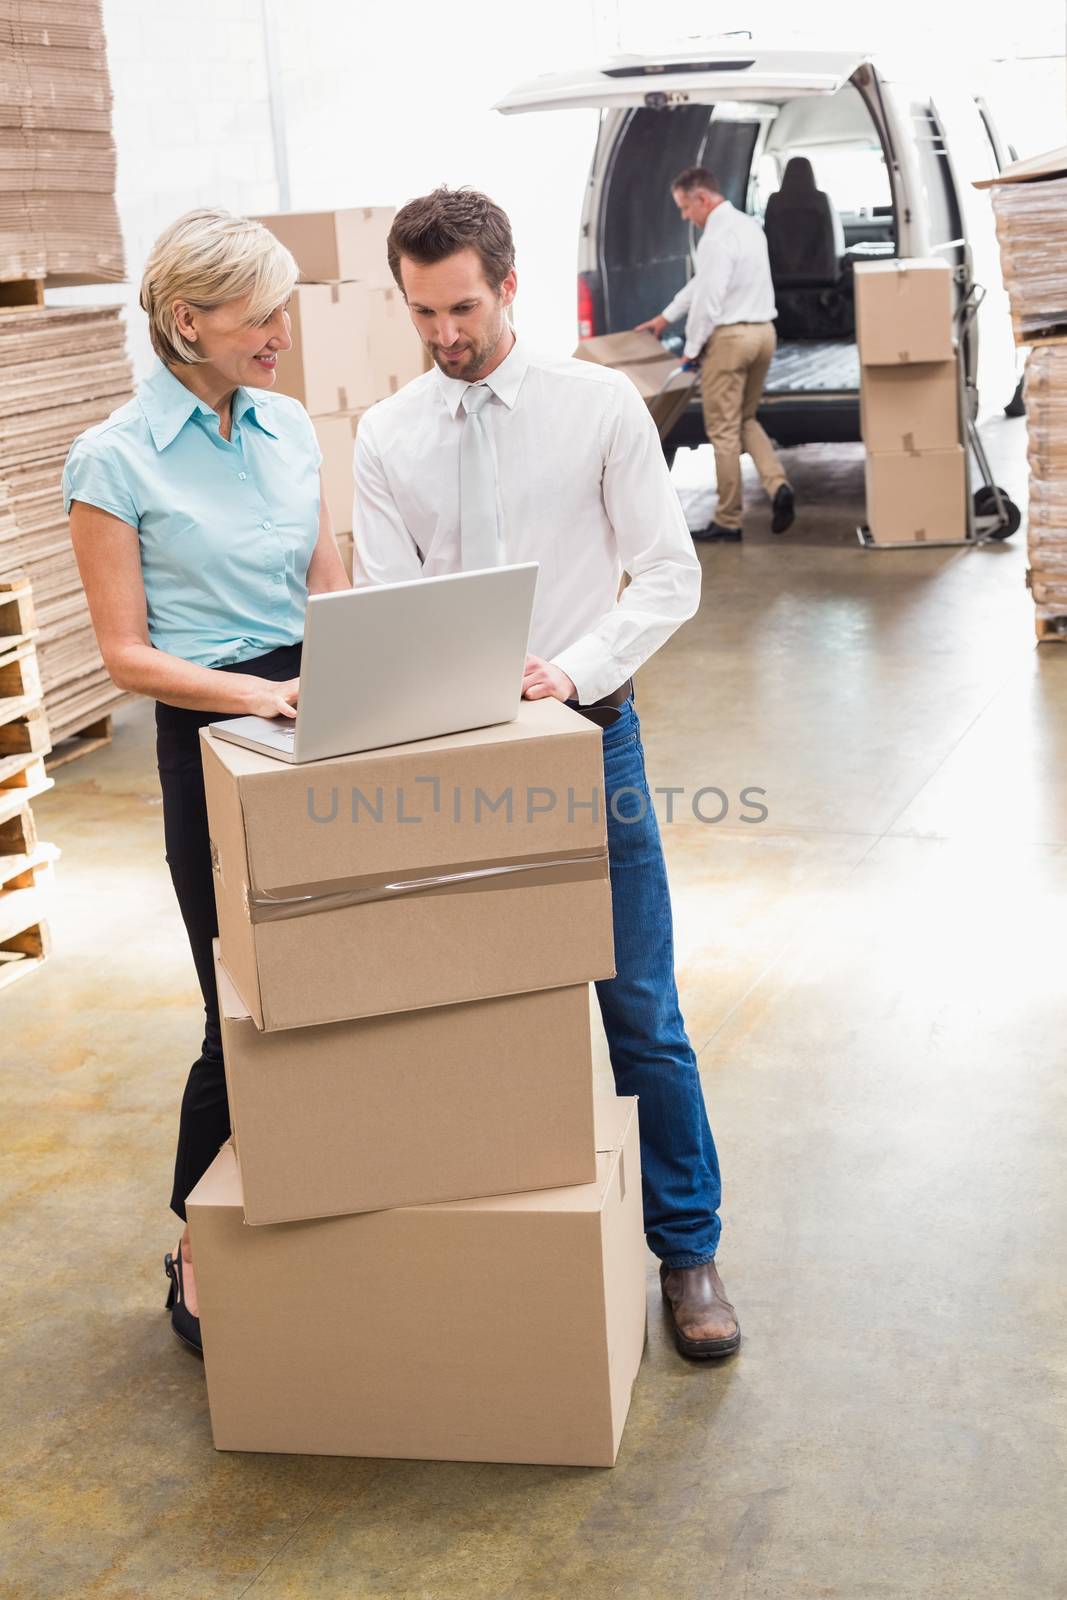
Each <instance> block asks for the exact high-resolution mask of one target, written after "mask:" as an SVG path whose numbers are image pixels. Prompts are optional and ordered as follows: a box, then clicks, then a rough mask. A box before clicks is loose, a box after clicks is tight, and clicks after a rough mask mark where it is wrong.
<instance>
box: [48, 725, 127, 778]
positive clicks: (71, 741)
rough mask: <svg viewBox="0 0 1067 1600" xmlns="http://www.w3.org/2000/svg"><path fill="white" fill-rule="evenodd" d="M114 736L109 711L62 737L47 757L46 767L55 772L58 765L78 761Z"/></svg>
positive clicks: (107, 742) (101, 746)
mask: <svg viewBox="0 0 1067 1600" xmlns="http://www.w3.org/2000/svg"><path fill="white" fill-rule="evenodd" d="M112 737H113V729H112V723H111V716H110V713H109V714H108V715H107V716H104V717H98V718H97V719H96V721H95V722H89V723H86V725H85V727H84V728H79V729H78V731H77V732H76V733H71V734H68V735H67V736H66V737H65V738H63V739H60V740H59V742H58V744H55V745H53V746H52V749H51V752H50V753H49V754H48V755H47V756H46V757H45V767H46V769H47V770H48V771H49V772H54V771H55V770H56V768H57V767H62V766H65V765H66V763H67V762H68V761H76V760H77V759H78V757H79V756H87V755H90V754H91V753H92V751H94V750H100V749H102V748H103V746H104V745H106V744H110V743H111V740H112Z"/></svg>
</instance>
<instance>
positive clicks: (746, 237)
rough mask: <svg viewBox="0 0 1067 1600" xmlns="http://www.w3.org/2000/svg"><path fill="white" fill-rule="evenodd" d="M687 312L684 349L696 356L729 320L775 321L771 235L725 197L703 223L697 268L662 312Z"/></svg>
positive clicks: (672, 315)
mask: <svg viewBox="0 0 1067 1600" xmlns="http://www.w3.org/2000/svg"><path fill="white" fill-rule="evenodd" d="M683 314H686V323H685V353H686V355H687V357H688V358H689V359H690V360H695V359H696V357H697V356H698V355H699V354H700V352H701V351H702V350H703V348H704V346H705V345H706V344H707V342H708V340H709V339H710V338H711V336H712V334H713V333H714V332H715V329H716V328H720V327H722V326H723V325H724V324H725V323H728V322H772V321H773V320H774V318H775V316H776V315H777V312H776V311H775V307H774V285H773V283H772V282H771V263H770V259H769V257H768V255H767V238H766V235H765V234H764V232H763V229H762V228H761V227H760V225H759V223H758V222H757V221H756V219H755V218H754V217H750V216H749V215H748V213H747V212H745V211H738V210H737V207H736V206H732V205H731V204H730V202H729V200H723V201H721V202H720V203H719V204H718V205H717V206H716V207H715V210H714V211H713V212H712V213H711V215H710V216H709V217H708V220H707V222H706V223H705V224H704V231H703V233H702V234H701V236H700V240H699V242H698V244H697V256H696V270H695V271H694V273H693V276H692V277H691V278H690V280H689V282H688V283H687V284H686V285H685V287H684V288H683V289H680V290H679V291H678V293H677V294H676V295H675V297H674V299H673V300H672V301H671V303H670V305H669V306H665V307H664V308H663V312H662V315H663V316H665V317H666V319H667V321H668V322H677V320H678V318H679V317H680V316H682V315H683Z"/></svg>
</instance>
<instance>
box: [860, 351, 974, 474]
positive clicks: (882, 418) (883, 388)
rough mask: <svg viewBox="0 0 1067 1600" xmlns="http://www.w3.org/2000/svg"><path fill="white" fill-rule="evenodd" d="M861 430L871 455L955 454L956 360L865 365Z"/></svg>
mask: <svg viewBox="0 0 1067 1600" xmlns="http://www.w3.org/2000/svg"><path fill="white" fill-rule="evenodd" d="M860 432H861V433H862V435H863V442H864V444H865V445H866V446H867V449H868V450H869V451H871V453H872V454H884V453H886V452H888V451H902V450H951V449H952V447H953V446H954V445H958V444H959V442H960V393H959V370H958V368H957V366H956V363H955V361H938V362H923V363H921V364H918V365H908V366H896V367H861V369H860Z"/></svg>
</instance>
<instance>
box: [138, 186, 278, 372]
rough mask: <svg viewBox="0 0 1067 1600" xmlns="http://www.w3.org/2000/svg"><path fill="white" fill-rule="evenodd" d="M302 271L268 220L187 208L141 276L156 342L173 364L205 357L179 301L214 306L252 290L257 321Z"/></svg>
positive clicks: (252, 314)
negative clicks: (188, 336) (190, 335)
mask: <svg viewBox="0 0 1067 1600" xmlns="http://www.w3.org/2000/svg"><path fill="white" fill-rule="evenodd" d="M298 276H299V268H298V267H297V264H296V262H295V261H294V260H293V257H292V256H291V255H290V253H289V251H288V250H287V249H286V248H285V246H284V245H283V244H281V243H280V242H279V241H278V240H277V239H276V238H275V237H274V235H273V234H272V233H270V232H268V230H267V229H266V228H265V227H264V226H263V224H262V223H261V222H252V221H251V220H250V218H248V217H235V216H231V214H230V212H228V211H187V212H186V214H185V216H184V217H179V218H178V220H177V222H172V223H171V225H170V227H169V228H167V229H166V231H165V232H164V233H161V234H160V236H159V238H158V239H157V240H156V242H155V244H154V245H153V246H152V253H151V255H150V256H149V257H148V261H147V262H146V264H145V269H144V277H143V278H142V279H141V307H142V309H143V310H144V311H146V312H147V314H148V332H149V335H150V337H151V340H152V348H153V349H154V350H155V352H156V355H157V356H158V357H159V359H160V360H161V361H163V362H165V363H167V364H169V365H172V366H192V365H193V364H194V363H196V362H199V361H203V360H204V357H203V356H202V355H200V354H199V352H198V351H197V349H196V347H195V345H191V344H189V343H188V342H187V341H186V340H185V339H183V338H182V336H181V334H180V333H179V331H178V324H177V319H176V317H175V315H174V306H175V303H176V302H177V301H180V300H183V301H184V302H185V303H186V305H189V306H192V307H194V309H196V310H198V311H214V310H215V308H216V307H217V306H221V305H224V304H225V303H226V301H228V300H239V299H241V298H242V296H244V295H247V296H248V321H249V324H250V325H251V324H253V323H256V322H262V321H264V320H265V319H266V318H267V317H269V316H270V314H271V312H272V311H273V310H275V308H276V307H277V306H280V305H281V304H282V302H283V301H284V300H285V299H286V298H287V296H288V295H289V294H290V292H291V291H292V287H293V285H294V283H295V282H296V280H297V277H298Z"/></svg>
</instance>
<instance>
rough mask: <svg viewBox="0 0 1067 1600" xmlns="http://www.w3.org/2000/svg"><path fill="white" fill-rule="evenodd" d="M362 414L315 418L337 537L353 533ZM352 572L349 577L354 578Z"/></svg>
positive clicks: (327, 498) (327, 495) (327, 496)
mask: <svg viewBox="0 0 1067 1600" xmlns="http://www.w3.org/2000/svg"><path fill="white" fill-rule="evenodd" d="M362 415H363V412H362V411H335V412H333V413H332V414H331V415H329V416H324V417H312V419H311V420H312V423H313V424H314V427H315V433H316V436H317V437H318V441H319V449H320V450H321V451H322V467H321V472H322V487H323V492H324V493H325V495H326V504H327V505H328V506H329V508H330V516H331V518H332V519H333V531H334V533H336V534H345V533H351V532H352V505H353V501H354V499H355V473H354V470H353V464H352V463H353V452H354V450H355V445H356V433H357V430H358V428H359V419H360V418H361V417H362ZM351 575H352V574H351V572H350V573H349V577H351Z"/></svg>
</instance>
